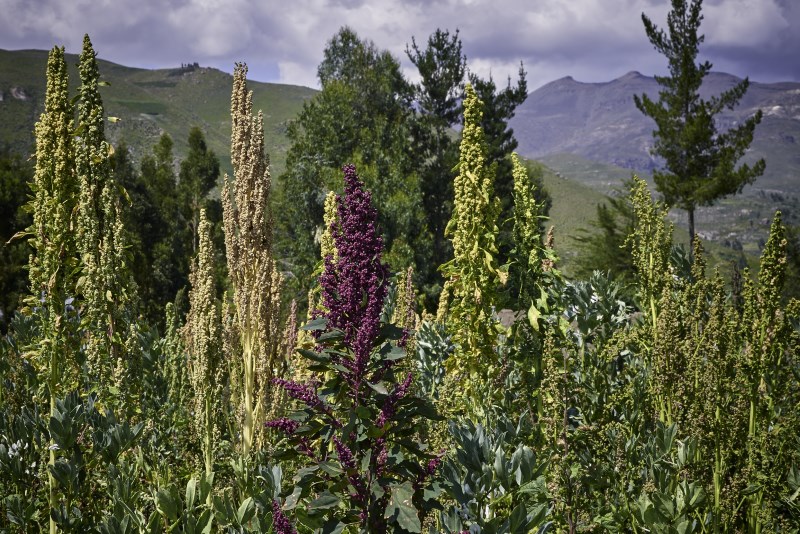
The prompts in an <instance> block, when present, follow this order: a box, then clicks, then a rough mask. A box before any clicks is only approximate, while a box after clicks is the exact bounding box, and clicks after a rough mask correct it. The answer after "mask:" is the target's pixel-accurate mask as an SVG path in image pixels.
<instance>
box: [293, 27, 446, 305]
mask: <svg viewBox="0 0 800 534" xmlns="http://www.w3.org/2000/svg"><path fill="white" fill-rule="evenodd" d="M318 75H319V80H320V84H321V85H322V91H321V92H320V93H319V94H318V95H316V96H315V97H314V99H312V100H311V101H310V102H308V103H306V104H305V105H304V107H303V110H302V111H301V113H300V115H299V116H298V118H297V120H296V121H295V122H294V123H292V125H291V126H290V127H289V131H288V136H289V139H290V140H291V142H292V146H291V148H290V149H289V153H288V155H287V162H286V164H287V169H286V172H285V173H284V174H283V175H282V176H281V179H280V184H281V186H282V189H281V194H282V196H281V198H280V200H279V205H280V211H281V213H282V216H281V217H280V218H279V219H278V221H277V222H278V225H279V242H278V249H279V253H280V256H281V257H282V258H283V259H284V260H285V261H286V262H288V264H289V265H288V267H289V270H291V271H292V273H293V274H294V275H295V277H296V279H295V282H296V283H297V284H298V285H299V287H297V289H296V291H297V296H298V298H304V297H305V295H306V291H307V288H308V286H309V285H310V284H311V279H312V276H311V275H312V273H313V272H314V266H315V265H316V263H317V261H318V254H319V239H320V237H321V235H322V234H323V231H324V228H323V204H324V200H325V197H326V195H327V193H328V192H329V191H339V190H341V187H342V181H341V180H342V179H341V172H340V169H341V168H342V166H343V165H345V164H348V163H354V164H356V165H357V166H358V169H359V173H360V176H361V178H362V179H363V180H364V182H365V183H366V184H367V187H368V188H369V189H370V190H372V191H373V192H374V194H375V198H376V201H377V202H378V212H379V220H380V227H381V228H382V229H383V232H384V235H383V237H384V239H385V244H386V248H387V254H386V259H387V261H388V263H389V264H390V265H391V267H392V269H393V270H401V269H405V268H406V267H407V266H409V265H412V264H413V265H414V266H415V272H416V273H418V274H419V276H420V277H421V278H423V279H424V278H425V277H426V276H428V273H429V272H431V271H432V270H433V268H434V266H433V263H432V262H431V257H430V256H431V240H430V233H429V231H428V228H427V225H426V223H425V213H424V211H423V208H422V194H421V191H420V182H419V176H418V174H417V173H416V169H417V167H418V164H417V161H416V156H414V155H413V154H412V153H411V151H410V150H409V145H408V138H409V137H410V118H411V89H410V86H409V84H408V83H407V82H406V80H405V78H404V77H403V75H402V72H401V70H400V63H399V62H398V61H397V59H395V58H394V57H393V56H392V55H391V54H390V53H389V52H387V51H381V50H379V49H377V47H376V46H375V44H374V43H372V42H371V41H368V40H361V39H360V38H359V37H358V35H357V34H356V33H355V32H354V31H353V30H351V29H350V28H346V27H345V28H342V29H341V30H339V32H337V33H336V35H334V36H333V38H332V39H331V40H330V41H329V42H328V45H327V47H326V49H325V53H324V59H323V61H322V63H321V64H320V66H319V69H318Z"/></svg>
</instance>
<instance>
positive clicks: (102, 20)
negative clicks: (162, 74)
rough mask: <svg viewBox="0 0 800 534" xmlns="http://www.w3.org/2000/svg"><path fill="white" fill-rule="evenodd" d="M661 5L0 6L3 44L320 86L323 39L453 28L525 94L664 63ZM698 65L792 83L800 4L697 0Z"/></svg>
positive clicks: (142, 1)
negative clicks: (658, 29) (88, 47)
mask: <svg viewBox="0 0 800 534" xmlns="http://www.w3.org/2000/svg"><path fill="white" fill-rule="evenodd" d="M668 9H669V2H668V1H667V0H571V1H569V2H565V1H563V0H537V1H536V2H532V1H531V0H505V1H502V2H500V1H497V0H433V1H426V0H402V1H398V0H371V1H367V0H288V1H284V2H277V1H275V0H267V1H264V0H261V1H251V0H136V1H132V0H69V1H66V0H0V13H3V16H2V18H0V48H5V49H20V48H45V49H46V48H50V47H52V46H53V45H54V44H63V45H65V46H66V47H67V49H68V50H69V51H71V52H77V51H79V49H80V43H81V40H82V38H83V34H84V33H86V32H88V33H89V34H90V35H91V37H92V41H93V42H94V45H95V49H96V50H98V53H99V54H100V56H101V57H102V58H104V59H108V60H110V61H115V62H118V63H122V64H125V65H129V66H140V67H148V68H159V67H173V66H176V65H179V64H180V63H182V62H186V61H197V62H199V63H200V64H202V65H210V66H214V67H217V68H221V69H223V70H226V71H231V70H232V68H233V63H234V62H235V61H246V62H247V63H248V65H249V66H250V74H251V76H252V77H253V78H254V79H257V80H262V81H279V82H283V83H294V84H300V85H310V86H315V85H316V67H317V64H318V63H319V61H320V59H321V57H322V50H323V49H324V47H325V43H326V41H327V40H328V39H329V38H330V37H331V36H332V35H333V33H334V32H335V31H336V30H337V29H338V28H339V27H341V26H343V25H349V26H351V27H352V28H354V29H355V30H356V31H357V32H358V33H359V35H360V36H362V37H365V38H369V39H372V40H373V41H375V43H376V44H377V45H378V46H379V47H381V48H385V49H388V50H390V51H391V52H392V53H393V54H394V55H395V56H396V57H398V59H400V60H401V62H402V64H403V66H404V68H405V69H406V72H407V73H408V75H409V76H410V77H412V78H413V77H414V72H413V65H411V64H410V62H409V61H408V58H407V57H406V55H405V48H406V44H407V43H410V42H411V37H412V36H414V37H415V38H416V40H417V43H418V44H420V45H421V46H424V43H425V41H426V40H427V37H428V35H430V34H431V33H432V32H433V31H434V30H435V29H436V28H437V27H440V28H443V29H444V28H446V29H450V30H451V31H454V30H455V29H456V28H459V29H460V30H461V33H460V35H461V38H462V40H463V43H464V51H465V53H466V55H467V57H468V60H469V65H470V69H471V70H473V71H474V72H476V73H478V74H480V75H482V76H486V75H488V74H489V73H490V72H491V74H492V75H493V76H494V77H495V79H497V80H499V81H502V80H504V79H505V78H506V77H507V76H509V75H511V76H512V77H515V76H516V73H517V69H518V67H519V62H520V61H523V62H524V64H525V68H526V70H527V71H528V81H529V87H530V88H531V89H534V88H536V87H538V86H539V85H541V84H544V83H547V82H549V81H551V80H553V79H556V78H559V77H562V76H567V75H571V76H573V77H574V78H576V79H578V80H582V81H605V80H610V79H612V78H615V77H617V76H620V75H622V74H624V73H625V72H627V71H629V70H639V71H641V72H643V73H645V74H654V73H664V72H665V71H666V61H665V60H664V58H662V57H660V56H659V55H658V54H657V53H656V52H655V51H654V50H653V48H652V46H651V45H650V43H649V42H648V41H647V38H646V36H645V34H644V29H643V27H642V22H641V13H642V12H645V13H647V15H648V16H649V17H650V18H651V19H652V20H653V21H654V22H656V23H657V24H658V25H660V26H663V25H665V24H666V14H667V11H668ZM704 15H705V19H704V22H703V26H702V31H703V32H704V33H705V35H706V42H705V44H704V46H703V48H702V49H701V58H702V59H708V60H710V61H711V62H712V63H714V66H715V70H723V71H726V72H730V73H732V74H736V75H738V76H748V75H749V76H750V78H751V79H753V80H757V81H777V80H796V81H797V80H800V62H799V61H797V58H796V53H797V50H800V3H798V2H796V1H794V0H706V2H705V4H704Z"/></svg>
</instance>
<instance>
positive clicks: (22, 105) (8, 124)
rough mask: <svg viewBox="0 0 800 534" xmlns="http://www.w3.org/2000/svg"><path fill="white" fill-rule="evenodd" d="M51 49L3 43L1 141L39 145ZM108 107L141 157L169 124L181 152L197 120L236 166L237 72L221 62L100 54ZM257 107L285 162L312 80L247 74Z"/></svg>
mask: <svg viewBox="0 0 800 534" xmlns="http://www.w3.org/2000/svg"><path fill="white" fill-rule="evenodd" d="M67 61H68V63H69V65H70V83H71V86H72V91H73V92H76V93H77V88H78V72H77V61H78V58H77V56H76V55H71V54H68V55H67ZM46 63H47V52H46V51H43V50H20V51H7V50H0V98H1V99H0V143H6V144H9V145H11V147H12V148H13V149H14V150H16V151H19V152H22V153H30V152H31V150H32V147H33V142H34V140H33V125H34V124H35V122H36V120H37V118H38V116H39V114H40V113H41V111H42V109H43V107H44V91H45V68H46ZM100 75H101V77H102V79H103V80H104V81H107V82H108V83H109V84H110V85H109V86H107V87H104V88H102V93H103V99H104V104H105V107H106V112H107V113H108V115H109V116H114V117H119V118H120V119H121V120H120V121H119V122H116V123H108V126H107V134H108V137H109V138H110V140H111V141H112V142H113V143H116V142H119V141H120V140H121V139H125V141H127V143H128V144H129V145H130V146H131V148H132V150H133V153H134V156H135V157H136V158H137V159H138V157H140V156H141V155H142V154H143V153H145V152H147V151H149V149H150V147H152V146H153V145H154V144H155V143H156V142H157V141H158V138H159V136H160V135H161V134H162V133H164V132H166V133H168V134H169V135H170V136H172V138H173V141H175V149H176V155H177V156H179V157H180V156H182V155H183V153H184V151H185V150H186V138H187V136H188V133H189V130H190V129H191V127H192V126H199V127H200V128H201V129H202V130H203V132H204V133H205V135H206V140H207V141H208V143H209V146H210V147H211V148H212V149H213V150H214V152H216V153H217V155H218V156H219V157H220V160H221V161H222V166H223V169H225V170H226V171H230V156H229V152H230V148H229V145H230V95H231V86H232V83H233V77H232V76H231V75H230V74H227V73H224V72H221V71H219V70H216V69H211V68H206V67H199V66H196V65H195V66H188V67H183V68H175V69H160V70H147V69H136V68H130V67H125V66H122V65H117V64H115V63H110V62H108V61H102V60H101V61H100ZM248 84H249V85H248V86H249V87H250V88H251V89H252V90H253V99H254V107H255V109H261V110H263V112H264V124H265V129H266V131H265V135H266V148H267V152H268V153H269V154H270V156H271V158H272V166H273V171H274V172H275V173H279V172H281V171H282V170H283V168H284V164H285V154H286V150H287V148H288V144H287V141H286V136H285V130H286V124H287V121H289V120H290V119H291V118H293V117H294V116H295V115H296V114H297V113H298V112H299V111H300V109H301V108H302V105H303V102H304V101H306V100H307V99H309V98H311V97H312V96H313V95H314V93H315V92H316V91H314V90H313V89H309V88H307V87H299V86H292V85H281V84H273V83H260V82H248Z"/></svg>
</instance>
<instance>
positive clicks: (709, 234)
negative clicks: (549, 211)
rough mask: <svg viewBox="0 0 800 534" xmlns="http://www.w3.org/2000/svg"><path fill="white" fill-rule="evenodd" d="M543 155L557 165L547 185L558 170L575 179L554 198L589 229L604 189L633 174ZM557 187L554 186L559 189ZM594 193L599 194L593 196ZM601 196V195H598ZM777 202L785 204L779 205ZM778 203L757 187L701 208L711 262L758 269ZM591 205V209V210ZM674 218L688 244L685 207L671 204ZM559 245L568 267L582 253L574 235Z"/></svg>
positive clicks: (786, 200)
mask: <svg viewBox="0 0 800 534" xmlns="http://www.w3.org/2000/svg"><path fill="white" fill-rule="evenodd" d="M538 161H540V162H542V163H544V164H545V165H546V166H547V167H549V168H550V169H552V171H551V172H552V173H553V177H552V178H551V181H550V182H547V181H546V184H547V186H548V187H551V183H552V182H553V179H554V178H556V177H559V176H560V177H561V178H560V182H561V183H562V184H575V185H564V186H562V189H563V191H562V194H561V198H560V199H558V197H557V196H556V194H554V195H553V197H554V211H555V203H556V201H557V200H558V201H560V202H561V203H562V207H561V209H568V213H569V214H574V215H572V216H573V217H575V218H577V219H582V220H584V221H585V222H584V224H582V225H581V226H580V227H581V228H584V229H585V228H589V227H591V223H592V220H593V218H594V215H595V213H596V209H595V206H596V205H597V204H598V203H599V202H602V200H603V198H604V195H605V194H607V193H609V192H611V191H613V190H615V189H620V188H621V187H622V183H623V180H626V179H628V178H630V177H631V176H632V171H631V170H630V169H623V168H622V167H617V166H615V165H610V164H605V163H597V162H594V161H589V160H587V159H585V158H583V157H581V156H577V155H574V154H553V155H548V156H544V157H542V158H539V159H538ZM640 177H641V178H643V179H644V180H645V181H647V183H648V184H649V186H650V189H651V190H652V191H654V190H655V187H654V185H653V180H652V177H651V176H649V175H646V174H642V175H640ZM556 183H559V182H556ZM577 185H580V186H582V187H583V189H579V188H577V187H576V186H577ZM587 190H588V191H587ZM557 191H558V190H557V189H554V193H555V192H557ZM592 194H594V195H596V196H595V197H592ZM598 197H599V200H597V198H598ZM592 199H594V200H592ZM589 202H591V204H592V206H591V208H590V209H588V208H587V207H585V204H588V203H589ZM793 202H795V203H796V202H797V200H796V197H792V196H786V195H785V196H784V197H783V200H782V202H781V203H782V204H786V205H791V203H793ZM778 207H781V206H780V205H778ZM775 208H776V202H775V201H774V199H773V198H772V197H771V196H770V195H769V194H765V195H764V196H763V197H762V196H761V194H759V193H756V192H752V193H751V194H748V195H745V196H738V197H732V198H727V199H723V200H721V201H719V202H718V203H717V205H716V206H714V207H711V208H702V209H700V210H699V211H698V213H697V214H696V220H697V227H698V232H700V235H701V237H703V238H704V240H703V244H704V247H705V248H706V249H707V250H708V252H709V253H710V255H711V257H710V258H709V264H710V266H711V267H712V268H713V267H717V266H718V267H720V269H721V270H723V271H724V272H727V271H729V270H730V269H731V267H730V263H731V262H737V263H739V264H740V265H743V264H747V265H748V266H750V268H751V269H755V270H757V266H758V257H759V255H760V248H759V241H758V240H759V239H766V237H767V235H768V233H769V224H770V223H771V221H772V216H773V214H774V211H775ZM587 209H588V211H589V213H588V214H587V213H586V212H587ZM783 211H784V215H785V217H784V218H785V219H789V221H793V220H795V218H796V217H797V216H798V215H800V210H787V209H786V208H785V207H783ZM669 218H670V220H671V221H672V222H673V223H675V233H674V236H673V238H674V240H675V242H676V243H678V244H682V245H684V246H685V247H688V245H689V232H688V230H687V224H686V212H685V211H683V210H677V209H676V210H672V211H671V212H670V213H669ZM566 224H570V223H569V222H567V223H566ZM726 240H727V244H726ZM733 240H738V241H739V242H741V244H742V248H743V250H742V252H743V253H744V254H742V253H740V252H739V251H738V250H734V249H733V248H731V242H732V241H733ZM560 245H561V246H562V247H565V250H564V252H563V253H562V255H563V256H565V257H566V259H567V264H566V265H565V272H567V273H569V272H570V271H569V265H568V258H569V257H570V255H574V254H577V253H578V249H577V248H576V246H577V244H576V243H575V242H574V241H573V242H571V243H570V242H567V243H563V242H562V243H560Z"/></svg>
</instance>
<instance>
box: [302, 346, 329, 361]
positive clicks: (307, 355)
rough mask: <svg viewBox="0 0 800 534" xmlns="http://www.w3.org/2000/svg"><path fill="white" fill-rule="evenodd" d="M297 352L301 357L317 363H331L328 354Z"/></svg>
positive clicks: (303, 350) (311, 351)
mask: <svg viewBox="0 0 800 534" xmlns="http://www.w3.org/2000/svg"><path fill="white" fill-rule="evenodd" d="M297 352H298V353H300V356H303V357H304V358H308V359H309V360H312V361H315V362H320V363H327V362H329V361H331V358H330V356H328V355H327V354H324V353H322V354H320V353H319V352H315V351H313V350H308V349H297Z"/></svg>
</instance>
